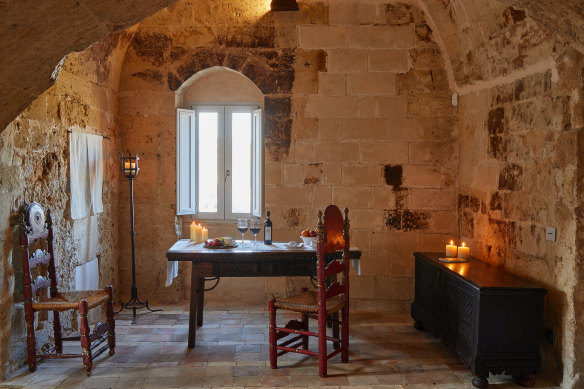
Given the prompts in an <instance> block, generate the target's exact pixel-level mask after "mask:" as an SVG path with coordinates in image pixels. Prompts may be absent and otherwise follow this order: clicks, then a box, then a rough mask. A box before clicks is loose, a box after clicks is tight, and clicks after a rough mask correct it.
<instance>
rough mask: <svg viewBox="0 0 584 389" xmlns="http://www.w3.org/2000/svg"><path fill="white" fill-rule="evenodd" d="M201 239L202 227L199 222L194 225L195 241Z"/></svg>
mask: <svg viewBox="0 0 584 389" xmlns="http://www.w3.org/2000/svg"><path fill="white" fill-rule="evenodd" d="M202 241H203V227H202V226H201V225H200V224H197V225H196V226H195V243H201V242H202Z"/></svg>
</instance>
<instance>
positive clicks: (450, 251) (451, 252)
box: [446, 241, 457, 257]
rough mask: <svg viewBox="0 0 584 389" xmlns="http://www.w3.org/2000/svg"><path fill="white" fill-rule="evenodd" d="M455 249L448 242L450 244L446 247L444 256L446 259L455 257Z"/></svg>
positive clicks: (451, 242)
mask: <svg viewBox="0 0 584 389" xmlns="http://www.w3.org/2000/svg"><path fill="white" fill-rule="evenodd" d="M456 251H457V247H456V245H455V244H454V242H453V241H450V244H447V245H446V256H447V257H456Z"/></svg>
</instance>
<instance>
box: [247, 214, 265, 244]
mask: <svg viewBox="0 0 584 389" xmlns="http://www.w3.org/2000/svg"><path fill="white" fill-rule="evenodd" d="M249 222H250V224H249V230H250V231H251V233H252V234H253V241H254V243H253V245H254V246H257V245H258V234H259V232H260V230H261V229H262V224H261V221H260V219H251V220H250V221H249Z"/></svg>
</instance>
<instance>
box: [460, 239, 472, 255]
mask: <svg viewBox="0 0 584 389" xmlns="http://www.w3.org/2000/svg"><path fill="white" fill-rule="evenodd" d="M469 255H470V248H468V247H466V246H465V244H464V242H462V246H460V247H459V248H458V258H468V257H469Z"/></svg>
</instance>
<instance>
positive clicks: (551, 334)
mask: <svg viewBox="0 0 584 389" xmlns="http://www.w3.org/2000/svg"><path fill="white" fill-rule="evenodd" d="M544 336H545V340H547V342H548V343H549V344H551V345H553V344H554V340H555V339H554V332H553V331H552V330H550V329H549V328H546V329H545V330H544Z"/></svg>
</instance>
